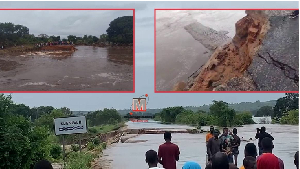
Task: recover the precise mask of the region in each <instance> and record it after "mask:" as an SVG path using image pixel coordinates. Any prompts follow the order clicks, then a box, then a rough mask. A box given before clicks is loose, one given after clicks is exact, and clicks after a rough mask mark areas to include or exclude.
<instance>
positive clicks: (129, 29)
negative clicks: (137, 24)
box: [106, 16, 133, 44]
mask: <svg viewBox="0 0 300 169" xmlns="http://www.w3.org/2000/svg"><path fill="white" fill-rule="evenodd" d="M106 32H107V39H108V41H109V42H113V43H119V44H130V43H133V17H132V16H123V17H118V18H117V19H114V20H113V21H111V22H110V24H109V28H108V29H107V30H106Z"/></svg>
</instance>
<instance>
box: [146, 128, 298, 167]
mask: <svg viewBox="0 0 300 169" xmlns="http://www.w3.org/2000/svg"><path fill="white" fill-rule="evenodd" d="M219 135H220V132H219V131H218V130H217V129H214V127H213V126H211V127H210V132H209V133H208V134H207V135H206V147H207V163H206V166H205V169H239V168H238V167H237V157H238V155H239V147H240V143H241V139H240V138H239V136H238V135H237V129H236V128H234V129H233V131H232V132H229V130H228V128H226V127H225V128H223V134H222V135H221V136H219ZM255 138H256V139H258V150H259V153H257V147H256V145H255V144H254V143H247V144H246V146H245V150H244V160H243V165H242V166H241V167H240V169H284V163H283V161H282V160H281V159H280V158H279V157H277V156H276V155H275V154H273V152H272V150H273V148H274V145H273V140H274V138H273V137H272V136H271V135H270V134H269V133H267V132H266V128H265V127H262V128H261V129H257V133H256V136H255ZM164 139H165V141H166V142H165V143H164V144H162V145H160V146H159V149H158V153H157V152H156V151H154V150H149V151H147V152H146V162H147V163H148V166H149V168H151V169H161V168H159V167H158V163H160V164H161V165H162V166H163V168H162V169H176V161H178V160H179V155H180V151H179V147H178V146H177V145H176V144H174V143H172V142H171V133H170V132H165V134H164ZM250 140H252V138H251V139H250ZM294 164H295V165H296V168H297V169H299V151H297V152H296V153H295V156H294ZM182 169H201V166H200V165H199V164H198V163H196V162H193V161H189V162H186V163H185V164H184V165H183V167H182Z"/></svg>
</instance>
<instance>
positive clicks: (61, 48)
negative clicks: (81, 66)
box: [0, 45, 77, 56]
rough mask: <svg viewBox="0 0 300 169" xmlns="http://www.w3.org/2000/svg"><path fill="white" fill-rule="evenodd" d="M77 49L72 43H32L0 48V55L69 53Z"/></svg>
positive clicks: (59, 54)
mask: <svg viewBox="0 0 300 169" xmlns="http://www.w3.org/2000/svg"><path fill="white" fill-rule="evenodd" d="M76 50H77V49H76V48H75V47H74V46H73V45H53V46H43V47H36V46H34V45H22V46H14V47H9V48H6V49H2V50H0V55H24V56H26V55H55V56H66V55H71V54H72V53H74V52H75V51H76Z"/></svg>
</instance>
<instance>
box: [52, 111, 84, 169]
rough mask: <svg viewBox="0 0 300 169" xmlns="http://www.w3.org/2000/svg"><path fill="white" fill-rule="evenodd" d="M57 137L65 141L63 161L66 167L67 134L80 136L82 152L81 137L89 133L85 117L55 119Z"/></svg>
mask: <svg viewBox="0 0 300 169" xmlns="http://www.w3.org/2000/svg"><path fill="white" fill-rule="evenodd" d="M54 125H55V135H57V136H58V135H62V139H63V160H64V167H65V137H64V135H67V134H79V147H80V152H81V135H80V134H82V133H87V124H86V119H85V116H78V117H66V118H56V119H54Z"/></svg>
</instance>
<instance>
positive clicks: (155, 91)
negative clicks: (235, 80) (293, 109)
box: [154, 8, 299, 93]
mask: <svg viewBox="0 0 300 169" xmlns="http://www.w3.org/2000/svg"><path fill="white" fill-rule="evenodd" d="M156 10H299V9H292V8H291V9H260V8H257V9H243V8H241V9H222V8H220V9H207V8H206V9H201V8H186V9H184V8H183V9H178V8H169V9H164V8H160V9H154V93H299V91H157V90H156Z"/></svg>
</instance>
